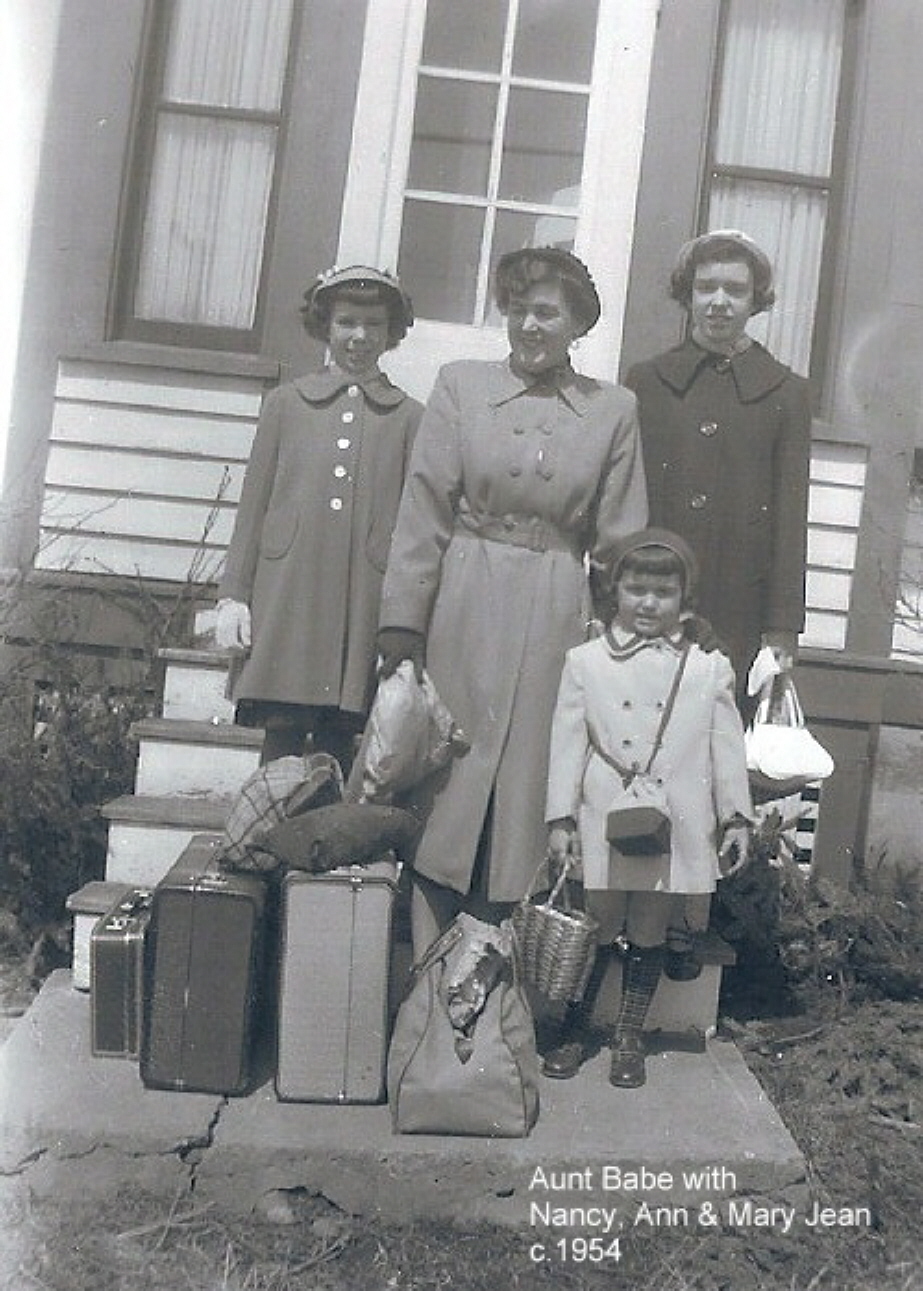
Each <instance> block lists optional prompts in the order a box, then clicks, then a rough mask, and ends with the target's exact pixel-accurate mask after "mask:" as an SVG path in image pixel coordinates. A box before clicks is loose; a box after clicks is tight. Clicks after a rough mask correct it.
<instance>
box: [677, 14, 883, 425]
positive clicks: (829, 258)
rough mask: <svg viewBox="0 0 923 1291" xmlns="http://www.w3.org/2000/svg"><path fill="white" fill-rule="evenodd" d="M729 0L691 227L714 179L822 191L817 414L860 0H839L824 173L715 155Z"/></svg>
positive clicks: (720, 29) (811, 369)
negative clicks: (836, 70)
mask: <svg viewBox="0 0 923 1291" xmlns="http://www.w3.org/2000/svg"><path fill="white" fill-rule="evenodd" d="M732 2H733V0H718V3H719V10H718V25H717V33H716V40H715V55H714V70H713V73H712V78H711V95H710V98H709V105H708V115H707V120H706V127H705V149H704V159H703V166H702V185H701V189H700V193H699V201H698V211H697V229H698V230H699V232H702V233H704V232H706V231H707V229H708V211H709V206H710V203H711V196H712V187H713V184H714V183H715V181H716V180H721V179H752V180H756V181H758V182H764V183H767V184H772V183H776V184H788V185H790V186H792V187H795V186H799V187H802V188H814V189H818V190H822V191H824V192H826V194H827V211H826V216H825V220H824V233H823V239H822V242H821V253H820V264H819V269H818V278H817V295H816V299H815V305H814V323H813V327H812V331H811V351H810V356H809V360H808V372H807V377H808V380H809V382H810V384H811V390H812V397H813V400H814V411H815V413H817V414H821V413H822V412H823V410H824V407H825V399H824V395H825V391H824V386H825V377H826V373H827V364H828V360H829V356H830V353H831V347H832V342H833V311H834V306H835V287H836V281H837V265H836V258H837V251H838V248H839V246H840V238H841V230H842V223H843V211H844V206H845V199H846V182H847V166H848V160H849V145H850V135H851V126H852V116H853V106H854V103H855V91H856V82H857V65H858V57H859V17H860V10H861V7H862V0H845V3H844V7H843V51H842V56H841V59H840V75H839V84H838V86H837V95H836V105H835V107H834V123H833V140H832V145H831V149H830V172H829V175H828V176H827V177H826V178H822V177H821V176H810V175H804V174H802V173H800V172H792V171H785V170H772V169H769V168H764V167H760V166H741V165H729V164H727V163H719V162H717V161H716V159H715V145H716V137H717V132H718V113H719V110H720V102H721V93H720V92H721V78H722V74H723V70H724V65H725V53H726V49H727V43H728V34H727V33H728V26H729V23H730V10H731V4H732Z"/></svg>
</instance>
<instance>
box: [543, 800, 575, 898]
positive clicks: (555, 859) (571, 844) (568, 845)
mask: <svg viewBox="0 0 923 1291" xmlns="http://www.w3.org/2000/svg"><path fill="white" fill-rule="evenodd" d="M580 858H581V853H580V835H579V834H578V833H577V822H576V821H574V820H572V819H571V818H570V817H569V816H567V817H564V818H563V819H562V820H553V821H552V822H551V823H550V824H549V826H548V868H549V877H550V879H551V881H552V883H556V882H557V880H558V877H559V875H560V873H561V870H562V869H569V868H570V867H571V866H572V865H575V864H578V863H579V861H580Z"/></svg>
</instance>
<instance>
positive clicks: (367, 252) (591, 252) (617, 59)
mask: <svg viewBox="0 0 923 1291" xmlns="http://www.w3.org/2000/svg"><path fill="white" fill-rule="evenodd" d="M657 10H658V0H632V3H631V4H630V5H626V4H625V3H624V0H600V7H599V15H598V19H597V39H596V46H595V51H594V59H593V67H592V75H591V80H590V93H589V100H588V112H587V120H586V134H585V138H584V154H583V175H582V187H581V194H580V201H579V206H578V214H577V225H576V239H575V245H574V250H575V252H576V254H577V255H578V256H581V257H582V258H584V259H586V260H587V262H588V264H589V265H590V268H591V270H592V272H593V275H594V278H595V280H596V285H597V287H598V289H599V292H600V296H601V297H602V301H603V315H602V318H601V319H600V321H599V323H598V324H597V325H596V327H594V328H593V330H592V332H591V333H590V334H589V335H588V336H587V337H585V338H583V340H582V341H581V347H580V355H579V362H578V366H579V367H581V368H584V369H585V370H586V371H589V372H593V373H594V374H595V375H598V376H603V377H609V378H610V379H612V380H615V379H616V375H617V371H618V364H619V356H620V354H621V349H622V332H623V325H624V306H625V300H626V297H627V291H628V279H629V271H630V263H631V250H632V241H633V235H634V220H635V199H636V194H637V187H638V182H639V176H640V169H641V157H642V151H643V141H644V123H645V117H646V113H647V98H648V93H649V88H650V67H651V58H652V50H653V47H654V41H655V34H656V26H657ZM425 18H426V0H369V2H368V9H367V16H366V28H365V36H364V42H363V58H362V67H361V70H360V75H359V86H358V92H357V98H356V106H355V113H354V118H353V137H352V147H351V153H350V166H349V173H348V177H347V182H346V187H345V191H344V195H343V203H342V217H341V223H340V236H339V245H338V252H337V262H338V263H339V264H355V263H366V264H377V265H379V266H380V267H382V268H389V269H392V270H393V269H394V268H395V267H396V260H397V254H398V250H399V247H400V236H401V222H402V213H403V203H404V194H405V191H406V187H407V176H408V174H409V161H410V146H411V142H412V134H413V117H414V105H415V95H416V84H417V72H418V69H419V67H420V66H421V64H422V62H423V60H422V50H423V36H424V26H425ZM549 79H551V78H549ZM405 285H406V286H407V287H408V290H410V292H411V295H412V294H413V284H412V283H407V284H405ZM506 350H507V345H506V335H505V330H504V329H503V328H502V327H496V326H491V325H490V323H489V322H485V323H483V324H481V325H477V324H463V323H447V322H443V321H439V320H435V319H430V318H427V317H425V316H424V317H418V318H417V321H416V324H415V326H414V328H413V331H412V332H411V334H410V335H409V336H408V338H407V340H406V341H404V342H403V343H402V345H401V346H400V348H399V349H398V350H397V351H394V352H392V353H391V354H389V355H388V356H387V359H386V366H387V368H388V371H389V374H390V375H391V376H392V377H393V378H394V379H395V380H397V381H399V382H400V383H401V384H403V385H404V386H405V388H406V389H409V390H410V391H411V392H412V393H414V394H416V395H418V396H420V397H425V396H426V395H427V394H428V392H429V389H430V387H431V385H432V380H433V377H434V376H435V372H436V370H437V369H438V367H439V366H441V364H442V363H444V362H445V361H446V360H447V359H449V358H451V357H452V356H453V354H454V355H458V356H461V355H464V356H465V357H469V358H501V357H503V355H504V354H505V353H506Z"/></svg>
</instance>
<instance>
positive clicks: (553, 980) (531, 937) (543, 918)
mask: <svg viewBox="0 0 923 1291" xmlns="http://www.w3.org/2000/svg"><path fill="white" fill-rule="evenodd" d="M543 870H544V862H543V863H542V865H540V866H539V868H538V869H537V870H536V872H535V875H534V876H533V879H532V882H531V883H530V885H529V890H528V892H527V893H526V895H525V896H524V897H523V899H522V901H520V902H519V904H518V905H517V906H516V907H515V909H514V910H513V914H512V918H511V922H512V925H513V932H514V935H515V939H516V950H517V954H518V957H519V965H520V971H521V973H522V976H523V978H524V980H525V981H526V982H528V983H529V985H530V986H533V987H534V988H535V989H536V990H537V991H539V992H541V994H542V995H544V996H545V998H546V999H548V1000H551V1001H553V1002H565V1003H566V1002H570V1001H572V1000H579V999H581V997H582V996H583V992H584V989H585V987H586V983H587V978H588V977H589V975H590V970H591V969H592V967H593V960H594V958H595V955H596V942H597V933H598V930H599V925H598V924H597V922H596V920H595V919H593V918H592V917H591V916H590V915H588V914H585V913H584V912H583V911H582V910H574V909H572V907H571V901H570V895H569V893H568V890H567V883H566V879H567V875H568V871H569V866H563V867H562V869H561V873H560V875H559V876H558V879H557V881H556V883H555V884H554V886H553V887H552V889H551V891H550V892H549V893H548V894H547V896H546V897H545V898H544V900H537V899H536V896H535V888H536V884H537V882H538V878H539V875H540V874H541V873H542V871H543Z"/></svg>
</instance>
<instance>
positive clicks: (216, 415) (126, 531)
mask: <svg viewBox="0 0 923 1291" xmlns="http://www.w3.org/2000/svg"><path fill="white" fill-rule="evenodd" d="M264 389H265V383H264V382H263V380H262V379H261V378H258V377H249V376H229V375H214V374H209V373H202V372H192V371H179V370H172V369H169V368H160V367H147V366H142V365H131V364H128V365H126V364H123V363H117V362H108V361H101V360H70V359H65V360H62V362H61V363H60V365H59V370H58V380H57V385H56V387H55V405H54V415H53V420H52V429H51V439H50V445H49V453H48V465H47V468H46V473H45V496H44V500H43V506H42V518H41V536H40V544H39V554H38V556H37V558H36V564H37V565H38V566H39V567H40V568H42V569H67V570H72V571H75V572H79V573H95V574H119V575H129V576H131V577H138V576H141V577H147V578H154V579H166V580H168V581H171V582H185V581H187V580H188V579H190V578H193V579H194V580H195V581H196V582H209V581H213V580H214V579H215V578H216V577H217V575H218V574H219V572H220V568H221V565H222V562H223V559H224V552H225V549H226V547H227V544H228V542H229V541H230V537H231V533H232V531H233V526H234V515H235V508H236V503H237V501H238V500H239V498H240V490H241V486H242V484H243V477H244V472H245V470H246V464H247V459H248V457H249V454H250V449H251V446H252V443H253V434H254V430H255V427H256V421H257V418H258V416H259V410H260V405H261V402H262V397H263V393H264Z"/></svg>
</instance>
